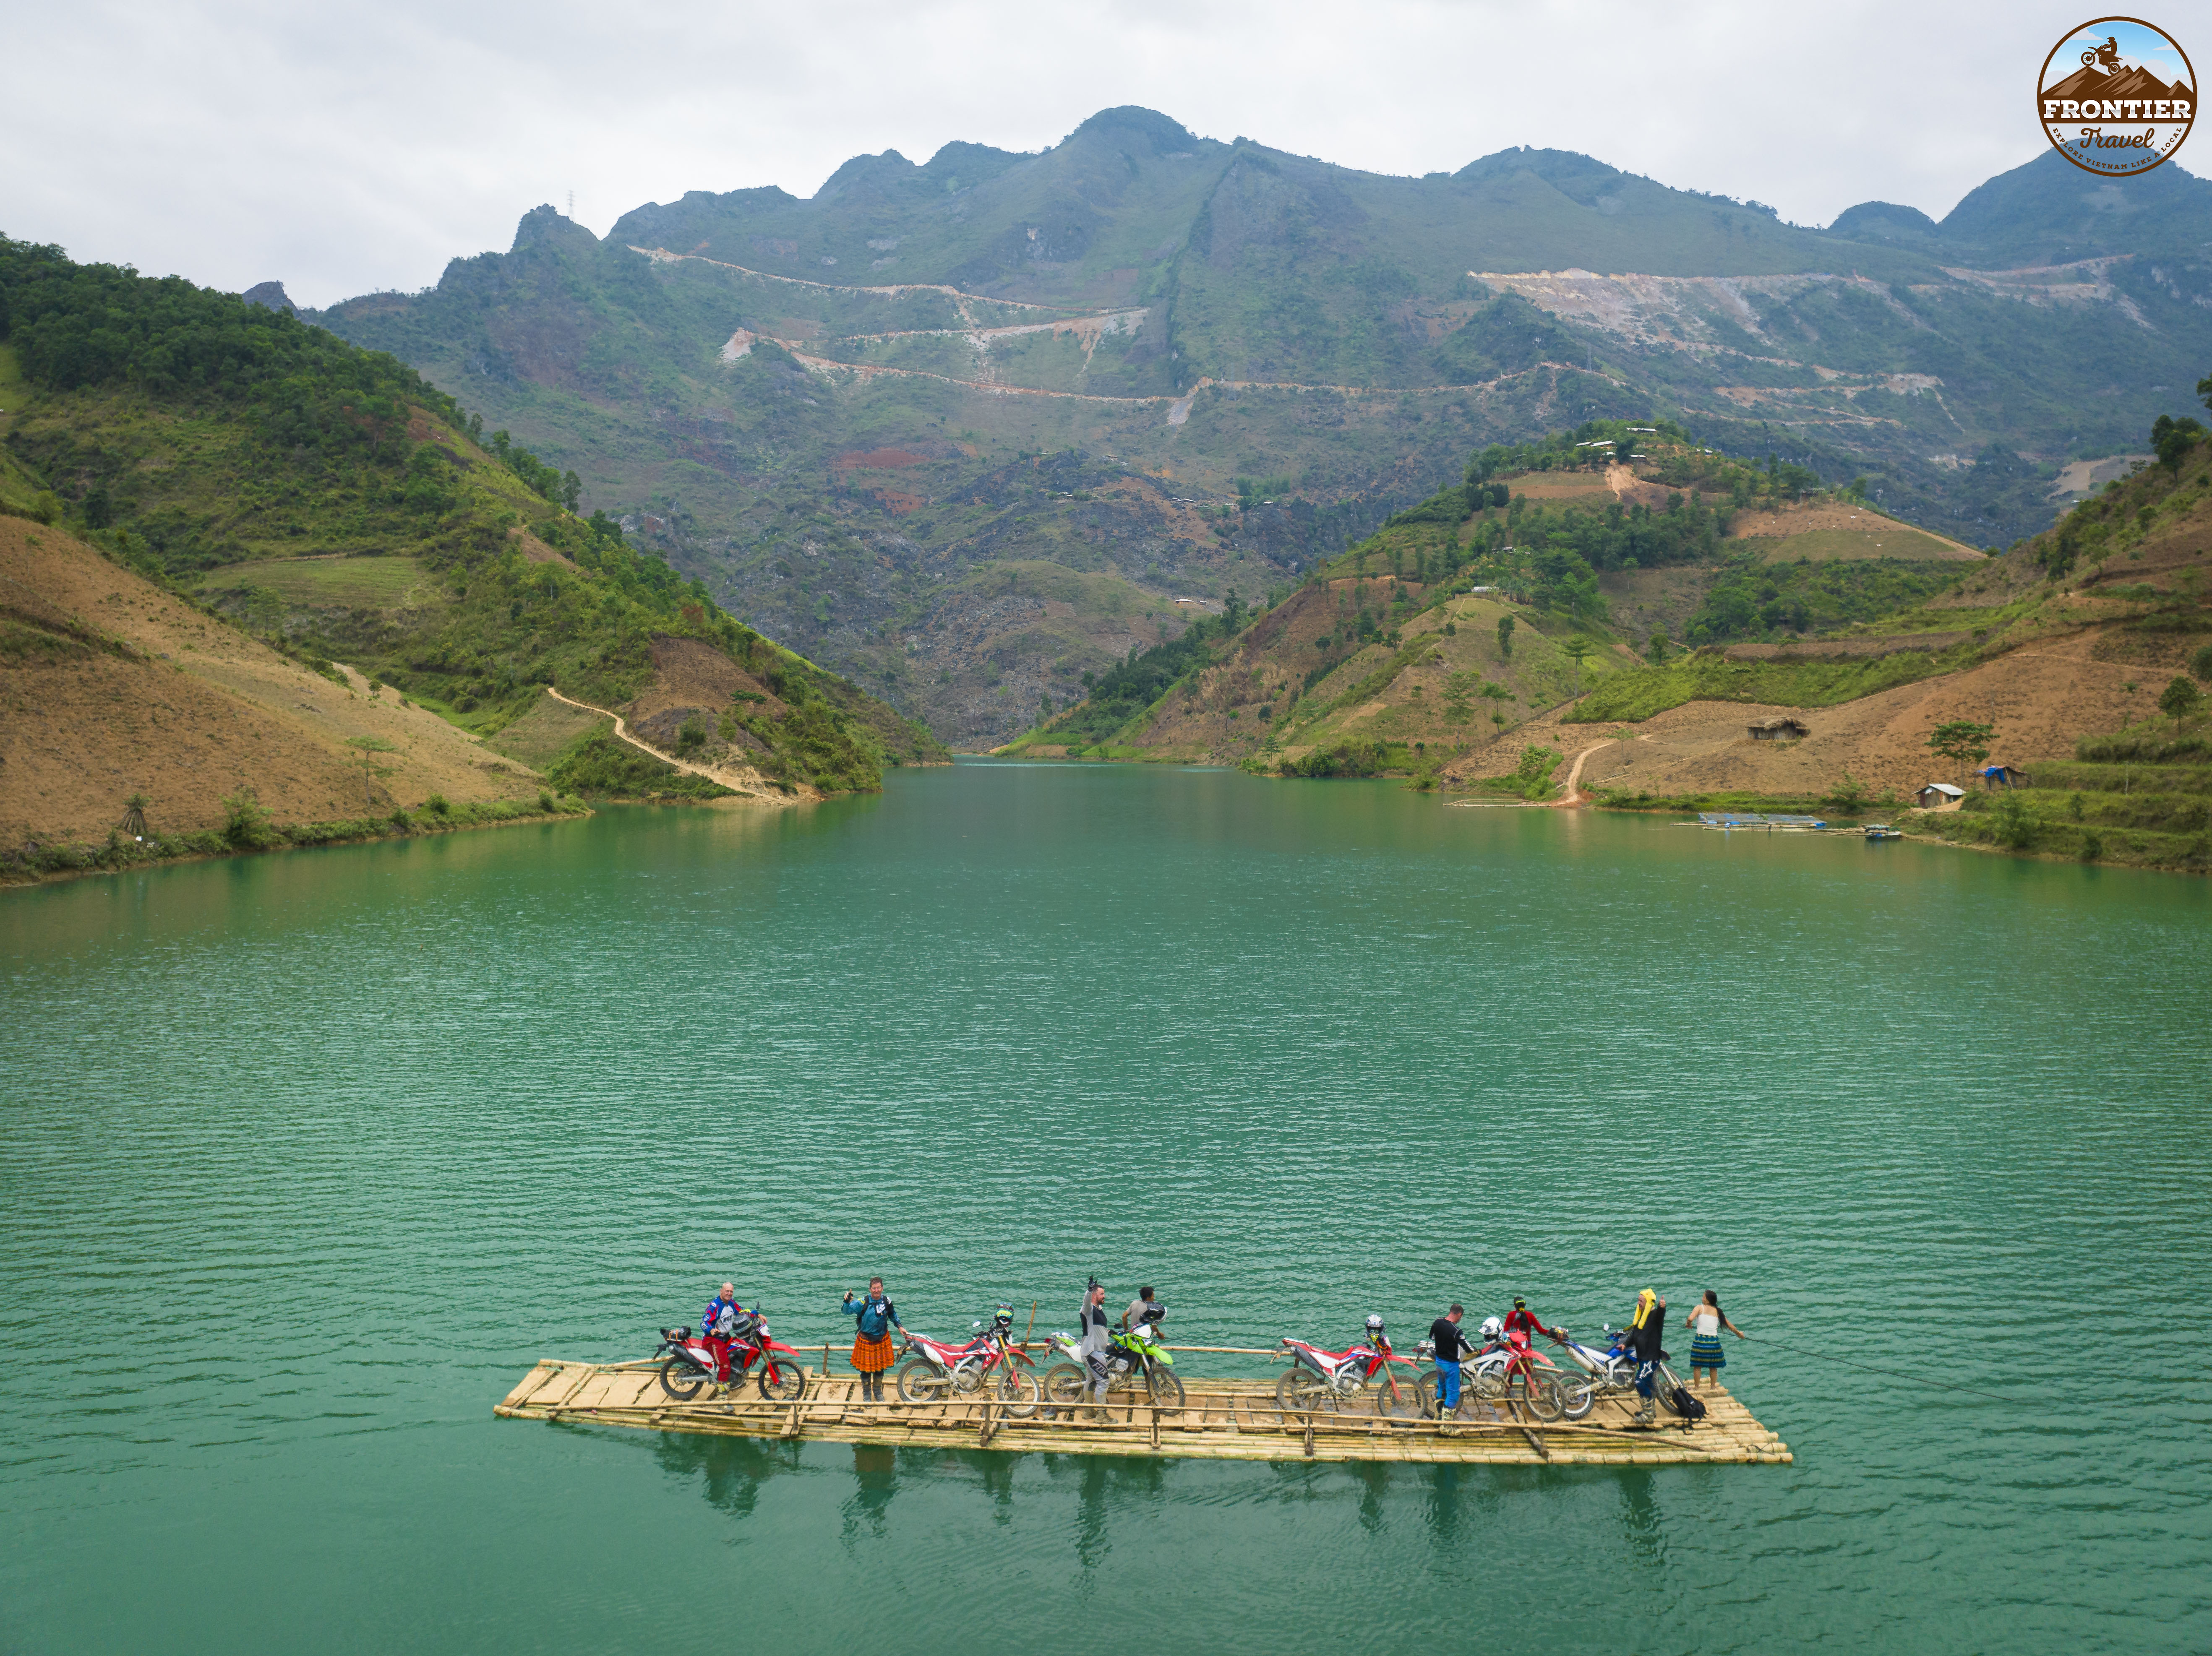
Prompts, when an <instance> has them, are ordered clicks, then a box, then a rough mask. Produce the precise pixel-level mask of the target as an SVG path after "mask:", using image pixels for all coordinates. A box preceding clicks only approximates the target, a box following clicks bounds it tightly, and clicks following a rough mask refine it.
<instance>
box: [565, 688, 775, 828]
mask: <svg viewBox="0 0 2212 1656" xmlns="http://www.w3.org/2000/svg"><path fill="white" fill-rule="evenodd" d="M545 694H546V695H550V696H551V697H552V698H553V699H554V700H555V701H562V702H566V703H567V704H568V706H569V707H576V708H580V709H581V710H582V711H583V712H585V713H597V714H599V717H600V718H602V719H613V720H614V722H615V735H616V737H617V738H618V739H620V740H622V741H624V742H627V743H629V744H630V746H632V747H633V748H635V749H638V750H639V751H640V752H641V753H647V754H651V755H653V757H654V758H655V759H658V760H659V761H660V762H661V763H662V764H664V765H667V766H669V767H672V768H674V769H676V770H679V771H682V772H684V773H685V774H686V775H689V776H703V777H705V778H706V779H708V781H709V782H719V783H720V784H721V785H722V786H724V787H726V788H735V789H736V790H737V791H738V792H739V793H742V794H744V795H745V796H746V797H747V798H752V799H765V800H767V801H769V803H770V804H779V805H781V804H790V803H792V801H791V800H790V798H787V796H785V795H783V794H781V793H779V792H775V791H773V790H771V789H769V788H768V787H767V786H764V785H763V783H762V781H761V779H760V775H759V773H757V772H756V771H754V770H752V769H750V768H747V769H744V770H715V769H712V768H710V767H708V766H705V765H695V764H693V763H692V762H691V761H690V760H688V759H678V757H677V756H676V755H674V754H672V753H663V752H662V751H661V750H660V749H658V748H656V747H654V746H653V743H650V742H647V741H646V740H645V739H644V738H643V737H641V736H638V735H637V734H636V733H635V732H634V731H632V730H631V729H630V727H629V721H628V720H627V719H623V716H622V715H621V714H620V713H616V712H614V711H613V710H611V708H606V707H593V706H592V704H591V703H590V702H588V701H577V700H576V698H575V697H574V696H572V695H562V694H561V692H560V691H558V690H556V689H555V688H553V687H552V686H551V685H550V684H548V685H547V686H546V687H545ZM812 793H813V790H812V789H811V788H810V789H808V790H807V794H808V795H810V796H811V795H812Z"/></svg>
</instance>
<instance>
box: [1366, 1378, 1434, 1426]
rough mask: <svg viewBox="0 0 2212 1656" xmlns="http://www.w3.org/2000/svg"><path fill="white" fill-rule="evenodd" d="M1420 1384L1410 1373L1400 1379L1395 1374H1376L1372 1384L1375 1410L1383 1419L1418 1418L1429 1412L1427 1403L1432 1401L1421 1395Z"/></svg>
mask: <svg viewBox="0 0 2212 1656" xmlns="http://www.w3.org/2000/svg"><path fill="white" fill-rule="evenodd" d="M1421 1384H1422V1382H1421V1381H1419V1380H1415V1379H1413V1376H1411V1375H1410V1374H1409V1375H1407V1376H1405V1377H1403V1378H1402V1379H1401V1377H1400V1376H1398V1375H1395V1374H1377V1375H1376V1377H1375V1380H1374V1382H1373V1386H1372V1389H1373V1391H1374V1392H1375V1412H1376V1414H1378V1415H1380V1416H1383V1419H1385V1420H1419V1419H1420V1418H1421V1417H1422V1416H1425V1415H1426V1414H1428V1413H1430V1412H1431V1410H1430V1407H1429V1404H1430V1402H1431V1401H1432V1399H1425V1398H1423V1397H1422V1396H1421ZM1394 1392H1395V1396H1394V1395H1392V1394H1393V1393H1394Z"/></svg>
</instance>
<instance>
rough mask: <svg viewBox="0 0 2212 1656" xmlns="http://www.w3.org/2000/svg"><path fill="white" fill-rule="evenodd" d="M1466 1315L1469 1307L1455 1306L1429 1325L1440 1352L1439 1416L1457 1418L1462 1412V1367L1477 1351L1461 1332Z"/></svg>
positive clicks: (1431, 1336) (1431, 1335) (1430, 1335)
mask: <svg viewBox="0 0 2212 1656" xmlns="http://www.w3.org/2000/svg"><path fill="white" fill-rule="evenodd" d="M1465 1315H1467V1307H1465V1306H1463V1305H1454V1306H1453V1307H1452V1308H1451V1309H1450V1310H1449V1311H1447V1312H1445V1313H1444V1314H1443V1316H1441V1317H1439V1318H1437V1319H1436V1321H1434V1322H1432V1323H1431V1324H1430V1325H1429V1338H1430V1339H1431V1340H1433V1341H1434V1342H1435V1343H1436V1348H1437V1413H1438V1414H1439V1415H1455V1414H1457V1413H1458V1412H1459V1365H1460V1362H1461V1360H1462V1358H1464V1357H1465V1356H1467V1354H1468V1352H1470V1351H1472V1350H1474V1347H1473V1346H1471V1345H1469V1344H1468V1340H1467V1336H1466V1335H1464V1334H1462V1333H1461V1332H1460V1331H1459V1319H1461V1318H1462V1317H1464V1316H1465Z"/></svg>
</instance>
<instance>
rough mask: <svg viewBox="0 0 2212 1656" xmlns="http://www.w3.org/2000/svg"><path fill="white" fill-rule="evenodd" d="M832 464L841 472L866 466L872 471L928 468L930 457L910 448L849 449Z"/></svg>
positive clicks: (831, 463) (831, 462)
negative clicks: (900, 467) (902, 467)
mask: <svg viewBox="0 0 2212 1656" xmlns="http://www.w3.org/2000/svg"><path fill="white" fill-rule="evenodd" d="M829 464H830V465H831V466H832V467H833V468H834V469H836V470H839V471H854V470H860V468H862V467H864V466H865V467H866V468H868V469H869V470H890V469H891V468H893V467H897V466H926V465H927V464H929V457H928V456H927V455H923V454H916V453H915V452H914V451H913V450H912V449H910V448H855V449H848V450H847V451H846V452H844V453H842V454H841V455H839V456H838V457H837V458H836V459H834V460H832V461H830V462H829Z"/></svg>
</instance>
